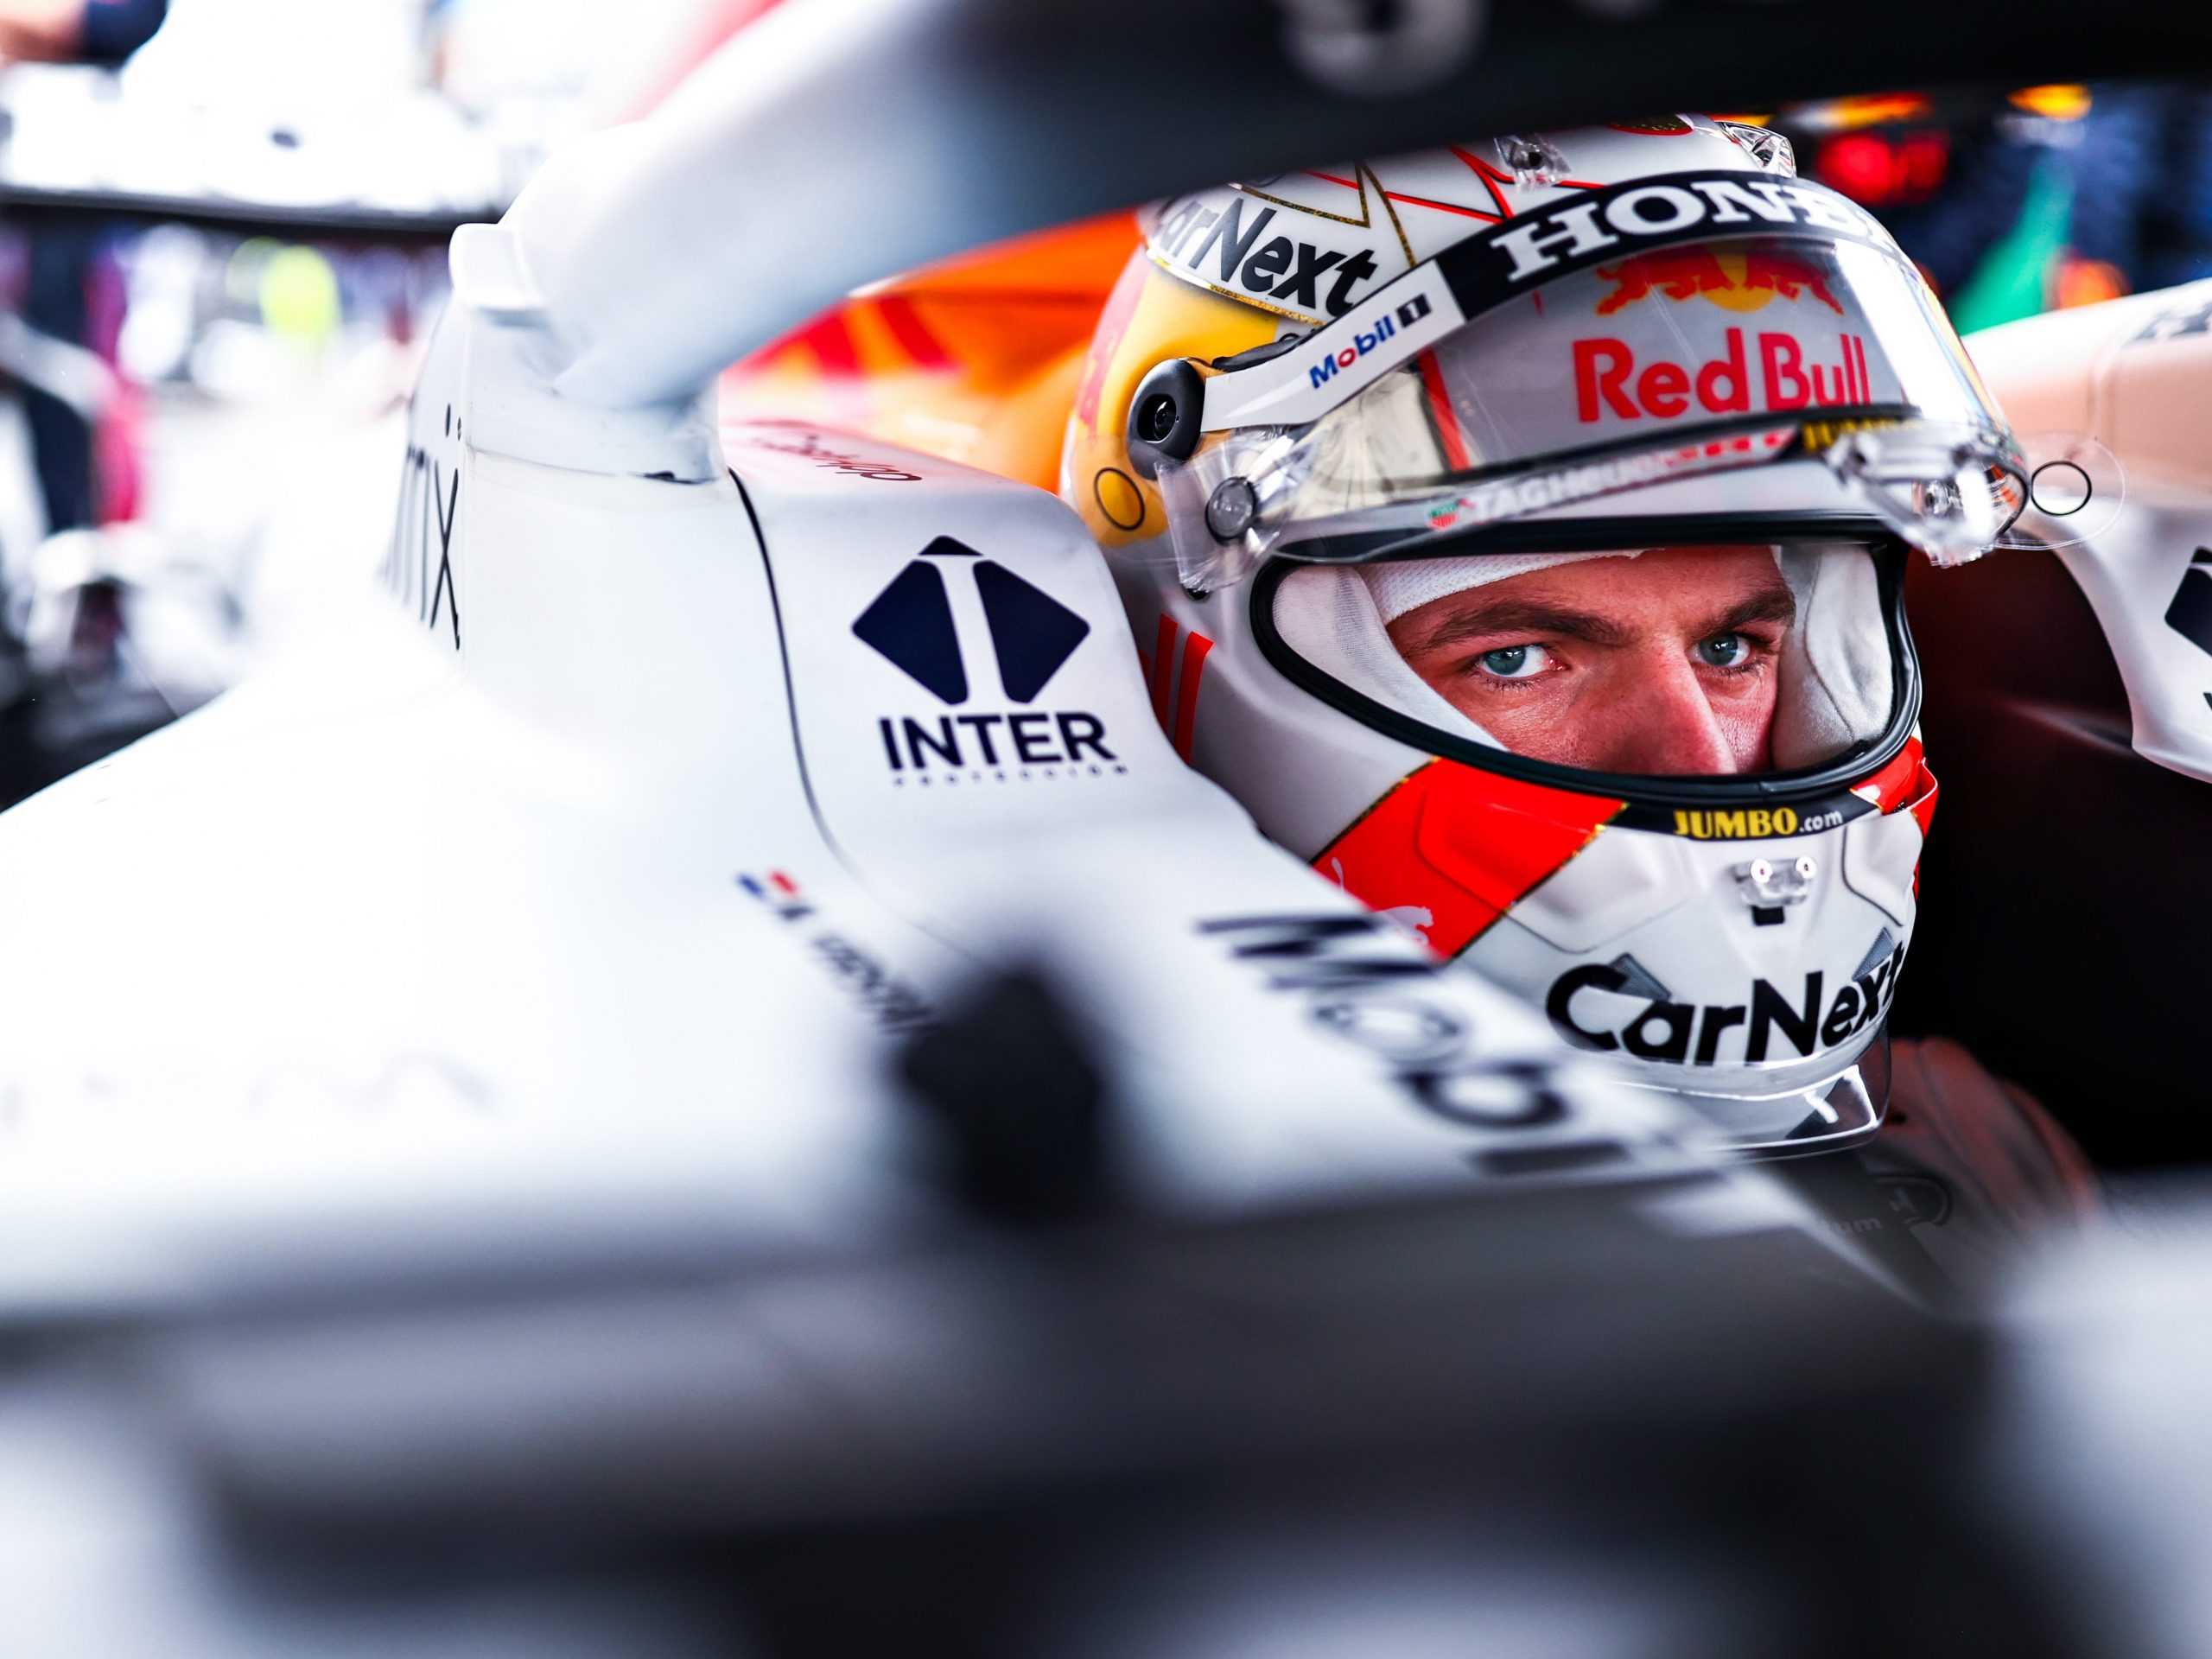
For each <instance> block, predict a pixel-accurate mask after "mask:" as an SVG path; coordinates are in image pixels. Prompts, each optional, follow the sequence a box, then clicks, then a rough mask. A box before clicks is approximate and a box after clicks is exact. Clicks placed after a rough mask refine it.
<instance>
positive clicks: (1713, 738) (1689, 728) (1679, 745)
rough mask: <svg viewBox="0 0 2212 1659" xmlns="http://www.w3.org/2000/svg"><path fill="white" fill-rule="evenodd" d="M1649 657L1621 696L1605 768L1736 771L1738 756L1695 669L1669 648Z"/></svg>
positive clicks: (1649, 770)
mask: <svg viewBox="0 0 2212 1659" xmlns="http://www.w3.org/2000/svg"><path fill="white" fill-rule="evenodd" d="M1654 657H1655V658H1656V660H1653V661H1651V662H1650V663H1649V664H1646V665H1645V666H1644V671H1643V673H1642V674H1640V675H1639V676H1638V677H1637V679H1638V685H1637V692H1636V694H1635V695H1634V696H1630V697H1628V698H1625V699H1624V701H1623V702H1622V705H1621V707H1620V711H1619V723H1618V727H1617V728H1615V729H1614V730H1613V731H1611V733H1610V734H1608V735H1609V741H1608V743H1607V745H1606V749H1607V759H1606V760H1605V770H1607V771H1609V772H1643V773H1650V774H1664V773H1677V774H1682V773H1695V772H1703V773H1708V774H1711V773H1732V772H1739V771H1741V770H1742V762H1741V760H1740V758H1739V757H1738V755H1737V753H1736V750H1735V746H1734V745H1733V744H1732V743H1731V742H1730V741H1729V735H1728V732H1727V729H1726V728H1725V727H1724V726H1723V725H1722V724H1721V721H1720V719H1719V715H1717V714H1716V713H1715V712H1714V711H1713V703H1712V702H1711V700H1710V699H1708V698H1707V696H1706V694H1705V687H1704V685H1703V684H1702V683H1700V681H1699V679H1698V677H1697V670H1696V669H1695V668H1694V667H1693V666H1692V665H1691V664H1690V663H1689V661H1688V659H1687V658H1683V657H1680V656H1677V655H1675V654H1674V653H1673V652H1664V653H1654Z"/></svg>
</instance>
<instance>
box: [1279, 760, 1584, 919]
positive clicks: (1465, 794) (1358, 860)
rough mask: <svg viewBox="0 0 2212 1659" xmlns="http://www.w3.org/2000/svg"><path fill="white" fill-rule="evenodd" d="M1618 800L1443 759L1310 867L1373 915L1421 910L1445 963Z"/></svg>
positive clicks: (1576, 846)
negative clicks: (1519, 778) (1333, 882)
mask: <svg viewBox="0 0 2212 1659" xmlns="http://www.w3.org/2000/svg"><path fill="white" fill-rule="evenodd" d="M1625 804H1626V803H1625V802H1623V801H1620V800H1617V799H1614V798H1610V797H1606V796H1599V795H1581V794H1577V793H1575V792H1574V791H1571V790H1564V789H1553V788H1550V787H1548V786H1547V785H1541V784H1527V783H1522V782H1521V781H1519V780H1518V779H1512V778H1506V777H1502V776H1500V775H1498V774H1497V773H1495V772H1484V771H1481V770H1479V769H1478V768H1477V767H1474V766H1461V765H1459V764H1458V763H1457V762H1455V761H1451V760H1432V761H1430V762H1428V763H1427V765H1426V766H1421V768H1420V769H1419V770H1417V771H1415V772H1412V773H1410V774H1408V776H1407V777H1405V778H1403V779H1400V780H1399V781H1398V783H1397V784H1396V785H1394V786H1393V787H1392V788H1391V790H1390V792H1389V794H1387V795H1385V796H1383V798H1382V799H1381V800H1379V801H1377V802H1376V803H1375V804H1374V805H1373V806H1371V807H1370V808H1368V810H1367V811H1366V812H1365V814H1364V815H1363V816H1362V817H1361V818H1360V819H1359V821H1358V822H1357V823H1354V824H1353V825H1352V826H1351V828H1350V829H1346V830H1345V831H1344V833H1343V834H1342V835H1340V836H1338V837H1337V838H1336V840H1335V841H1333V842H1331V843H1330V844H1329V845H1328V846H1327V847H1326V848H1325V849H1323V850H1322V852H1321V855H1320V856H1319V857H1318V858H1316V859H1315V860H1314V861H1313V868H1315V869H1317V870H1319V871H1320V873H1321V874H1324V875H1326V876H1328V877H1330V878H1331V879H1332V880H1335V881H1337V882H1338V884H1339V885H1340V886H1341V887H1344V890H1345V891H1346V892H1347V893H1351V895H1352V896H1353V897H1354V898H1356V899H1359V900H1360V901H1361V902H1362V903H1363V904H1365V905H1368V906H1370V907H1372V908H1374V909H1376V910H1408V909H1411V910H1425V911H1427V912H1429V916H1430V918H1431V919H1430V921H1429V923H1428V925H1427V926H1426V927H1425V928H1424V929H1423V931H1424V932H1425V933H1426V934H1427V938H1428V943H1429V945H1430V948H1431V949H1433V950H1435V951H1437V952H1438V953H1439V954H1440V955H1442V956H1446V957H1452V956H1457V955H1459V952H1460V951H1462V950H1465V949H1466V948H1467V947H1468V946H1469V945H1470V944H1473V943H1474V942H1475V940H1476V939H1478V938H1480V937H1481V936H1482V934H1483V933H1484V931H1485V930H1487V929H1488V928H1489V927H1490V926H1491V924H1492V923H1494V922H1496V921H1497V918H1499V917H1501V916H1503V915H1504V914H1505V913H1506V912H1508V911H1510V910H1511V909H1512V908H1513V906H1515V905H1516V904H1518V903H1519V902H1520V901H1521V900H1522V899H1523V898H1525V897H1526V896H1527V895H1528V894H1529V893H1531V892H1533V891H1534V890H1535V888H1536V887H1538V886H1540V885H1541V883H1542V882H1544V881H1545V880H1547V879H1548V878H1549V877H1551V876H1553V875H1554V874H1557V873H1558V872H1559V871H1560V869H1562V868H1565V867H1566V865H1567V861H1569V860H1570V859H1572V858H1573V856H1574V855H1576V854H1577V853H1579V852H1580V851H1581V850H1582V849H1584V848H1586V847H1587V846H1588V845H1590V843H1591V842H1592V841H1594V840H1595V839H1596V838H1597V835H1598V832H1599V830H1600V829H1604V828H1605V825H1606V824H1607V823H1611V821H1612V820H1613V818H1615V817H1618V815H1619V813H1620V811H1621V810H1622V808H1623V807H1624V805H1625Z"/></svg>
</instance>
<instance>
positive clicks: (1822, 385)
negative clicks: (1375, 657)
mask: <svg viewBox="0 0 2212 1659" xmlns="http://www.w3.org/2000/svg"><path fill="white" fill-rule="evenodd" d="M1420 274H1421V273H1420V272H1418V271H1416V272H1415V273H1413V274H1412V275H1413V276H1414V277H1418V276H1419V275H1420ZM1408 280H1410V278H1409V279H1408ZM1439 303H1445V302H1444V301H1443V300H1440V301H1439V302H1435V303H1432V302H1430V301H1428V300H1427V299H1426V298H1425V297H1421V296H1417V298H1416V301H1414V302H1408V303H1407V304H1404V305H1401V306H1400V307H1399V308H1398V310H1397V311H1396V312H1395V313H1393V312H1389V311H1383V312H1378V314H1377V315H1376V318H1374V319H1372V320H1368V319H1363V318H1356V319H1353V320H1352V321H1354V322H1355V323H1359V322H1365V323H1366V324H1367V326H1366V327H1353V328H1352V329H1351V343H1350V344H1349V345H1347V346H1345V347H1344V353H1351V355H1352V356H1353V357H1354V358H1355V359H1357V358H1358V356H1359V354H1360V350H1361V347H1362V346H1364V345H1370V344H1371V345H1372V347H1373V351H1374V354H1375V360H1376V362H1388V363H1389V366H1387V367H1385V368H1383V369H1382V370H1381V372H1370V371H1369V370H1368V369H1365V368H1363V367H1361V366H1360V365H1358V364H1357V362H1356V363H1355V367H1354V369H1353V370H1345V371H1342V372H1343V373H1344V376H1345V379H1346V383H1347V385H1351V383H1352V382H1353V381H1355V380H1357V387H1356V389H1354V390H1351V392H1350V395H1349V396H1347V397H1344V399H1343V400H1342V401H1340V402H1338V403H1337V404H1335V406H1334V407H1332V408H1329V409H1327V410H1325V412H1323V413H1321V414H1319V416H1318V417H1317V418H1314V419H1313V420H1311V421H1310V422H1308V423H1305V424H1303V425H1297V426H1281V425H1277V426H1249V425H1236V426H1230V427H1228V428H1226V429H1218V430H1217V431H1216V432H1215V433H1213V434H1211V435H1209V436H1208V437H1207V438H1206V440H1205V442H1202V443H1201V444H1200V446H1199V447H1198V449H1197V450H1196V452H1195V453H1194V454H1192V455H1191V457H1190V458H1189V460H1188V461H1187V462H1185V463H1184V464H1183V465H1181V466H1168V467H1163V468H1162V469H1161V473H1160V481H1161V486H1162V489H1163V492H1164V493H1165V495H1166V501H1167V505H1168V507H1169V515H1168V516H1169V519H1170V523H1171V525H1172V527H1173V530H1174V532H1175V537H1176V551H1177V556H1178V559H1179V563H1182V564H1183V565H1184V567H1185V572H1186V575H1201V576H1202V575H1204V574H1205V572H1207V571H1209V570H1210V571H1211V573H1212V574H1213V575H1214V576H1215V577H1216V579H1217V580H1219V579H1224V578H1225V579H1233V578H1234V577H1235V576H1236V575H1239V574H1242V573H1243V572H1242V569H1239V568H1238V567H1240V566H1242V567H1244V568H1249V564H1250V563H1251V562H1253V561H1255V560H1256V559H1257V558H1259V557H1261V556H1265V555H1267V554H1268V553H1272V552H1281V553H1284V554H1287V555H1291V556H1296V557H1300V558H1305V559H1363V558H1369V557H1372V556H1376V554H1378V553H1382V552H1386V551H1389V550H1393V549H1397V548H1403V547H1406V546H1408V545H1411V544H1414V543H1418V542H1419V541H1420V540H1421V538H1423V537H1429V536H1433V535H1436V534H1440V533H1453V532H1459V531H1465V530H1468V529H1471V528H1475V527H1478V526H1481V525H1484V524H1495V523H1499V522H1503V521H1505V520H1509V519H1513V518H1524V517H1527V516H1529V515H1530V514H1534V513H1539V512H1546V511H1548V510H1550V509H1553V508H1556V507H1560V506H1563V505H1572V504H1573V503H1576V502H1580V501H1586V500H1592V499H1599V498H1601V497H1605V496H1608V495H1613V494H1618V493H1622V492H1624V491H1629V490H1633V489H1637V488H1641V487H1643V486H1649V485H1653V484H1656V483H1661V482H1664V481H1668V480H1675V479H1679V478H1683V477H1691V476H1696V475H1699V474H1708V473H1713V472H1716V471H1722V470H1731V469H1736V468H1741V467H1758V466H1763V465H1765V464H1768V463H1770V462H1774V461H1781V460H1784V459H1790V458H1799V457H1816V458H1821V459H1826V460H1828V461H1829V462H1830V465H1829V467H1828V469H1827V474H1828V476H1829V477H1831V478H1832V479H1833V480H1834V483H1835V485H1836V486H1838V494H1837V502H1838V505H1847V506H1855V507H1856V508H1858V509H1859V510H1860V511H1862V512H1867V513H1869V514H1870V515H1871V516H1873V517H1875V518H1878V519H1879V520H1880V521H1881V522H1883V523H1884V524H1886V525H1888V526H1889V527H1891V529H1893V530H1895V531H1897V533H1898V534H1899V535H1900V536H1903V537H1905V538H1906V539H1908V540H1910V541H1913V542H1916V543H1920V544H1923V545H1925V546H1927V547H1929V550H1930V551H1931V552H1932V553H1936V554H1937V555H1938V556H1942V557H1944V558H1946V559H1951V560H1955V559H1959V558H1964V557H1971V556H1974V555H1975V554H1977V553H1979V552H1981V551H1983V550H1986V549H1988V548H1989V547H1991V546H1993V545H1995V544H1996V543H1998V541H1999V538H2000V537H2002V535H2003V534H2004V532H2005V530H2006V529H2007V528H2008V526H2009V525H2010V524H2011V523H2012V519H2013V518H2015V517H2017V515H2018V512H2020V510H2021V508H2022V506H2023V505H2024V504H2025V502H2026V500H2027V498H2028V486H2027V482H2026V471H2025V469H2024V467H2023V464H2022V462H2021V461H2020V459H2019V457H2018V455H2017V454H2015V452H2014V448H2013V445H2012V440H2011V438H2010V435H2009V434H2008V433H2007V431H2006V429H2005V424H2004V422H2003V419H2002V417H2001V416H1999V414H1998V413H1997V411H1996V410H1995V409H1994V408H1993V406H1992V405H1991V404H1990V403H1989V401H1988V399H1987V397H1986V394H1985V392H1984V391H1983V390H1982V387H1981V385H1980V380H1979V378H1977V377H1976V376H1975V374H1974V369H1973V367H1972V365H1971V364H1970V363H1968V361H1967V358H1966V356H1965V353H1964V352H1963V350H1962V349H1961V347H1960V346H1959V344H1958V341H1957V339H1956V337H1955V335H1954V334H1952V333H1951V330H1950V327H1949V326H1948V323H1947V322H1946V321H1944V320H1943V318H1942V314H1941V312H1940V310H1938V309H1937V308H1936V305H1935V302H1934V301H1933V299H1932V297H1931V296H1929V293H1928V291H1927V288H1926V286H1925V284H1924V283H1923V282H1922V281H1921V280H1920V278H1919V277H1918V275H1917V274H1916V272H1915V271H1914V270H1912V269H1911V267H1910V265H1909V264H1907V263H1905V262H1904V260H1903V258H1902V257H1901V256H1898V255H1897V254H1896V253H1895V251H1894V250H1893V249H1891V248H1885V247H1884V246H1882V245H1876V244H1875V243H1873V242H1872V241H1871V240H1857V239H1838V240H1829V241H1822V240H1814V239H1808V238H1805V237H1803V236H1802V235H1798V236H1794V237H1791V238H1783V237H1781V236H1777V235H1760V236H1738V237H1732V238H1714V239H1712V240H1708V241H1703V242H1699V243H1695V244H1693V245H1679V246H1670V247H1665V248H1659V249H1655V250H1652V251H1646V252H1643V253H1638V254H1635V255H1632V256H1630V257H1623V258H1621V259H1619V260H1618V262H1616V263H1612V264H1589V265H1586V266H1585V267H1584V268H1581V269H1578V270H1571V271H1569V272H1568V273H1567V274H1566V275H1563V276H1559V277H1554V278H1553V279H1552V280H1550V281H1548V282H1547V283H1541V284H1540V285H1537V286H1535V287H1533V288H1530V289H1528V291H1525V292H1521V293H1517V294H1515V295H1512V296H1509V297H1505V298H1503V299H1500V300H1498V301H1497V302H1495V303H1494V304H1492V305H1491V308H1489V309H1487V310H1485V311H1484V312H1482V313H1481V314H1480V315H1476V316H1474V317H1473V318H1472V319H1471V320H1470V321H1464V322H1461V323H1459V324H1457V325H1456V326H1454V327H1450V328H1449V329H1447V330H1446V331H1444V332H1442V333H1441V334H1438V335H1436V337H1434V338H1433V339H1432V338H1429V337H1428V336H1429V335H1430V334H1432V333H1433V330H1430V329H1428V328H1427V320H1428V319H1429V318H1430V317H1431V316H1432V315H1439V314H1438V313H1437V304H1439ZM1399 315H1414V317H1415V321H1414V322H1412V323H1409V324H1408V325H1407V327H1405V328H1403V329H1401V328H1399V327H1397V326H1396V323H1395V318H1396V317H1397V316H1399ZM1441 315H1445V317H1446V320H1447V321H1449V318H1450V315H1451V314H1450V313H1449V312H1448V311H1447V312H1445V313H1443V314H1441ZM1338 332H1340V331H1338ZM1417 337H1418V338H1417ZM1332 338H1333V334H1332V331H1327V330H1325V331H1323V333H1322V334H1319V335H1316V336H1315V337H1314V344H1315V346H1317V347H1324V346H1326V345H1327V343H1328V342H1329V341H1330V340H1332ZM1313 355H1314V356H1315V361H1314V363H1313V365H1309V366H1306V368H1305V370H1304V372H1305V374H1306V378H1307V379H1308V380H1310V381H1313V382H1314V385H1313V387H1310V388H1307V389H1306V390H1307V392H1308V393H1309V394H1311V395H1307V396H1306V397H1302V398H1301V399H1300V401H1301V402H1302V403H1304V404H1312V403H1313V401H1314V398H1315V397H1316V396H1318V395H1319V393H1320V392H1322V391H1325V390H1326V387H1325V382H1327V381H1328V379H1329V378H1331V377H1332V376H1333V375H1335V374H1337V373H1338V372H1339V371H1338V368H1337V366H1336V365H1337V364H1338V360H1339V359H1340V357H1341V356H1342V355H1343V353H1338V355H1337V356H1329V355H1328V354H1327V353H1326V352H1325V351H1320V352H1317V353H1314V354H1313ZM1394 357H1395V359H1398V360H1395V361H1391V360H1390V359H1393V358H1394ZM1301 360H1302V359H1299V358H1298V357H1297V356H1296V354H1294V353H1293V354H1289V355H1286V356H1285V357H1284V358H1282V359H1280V360H1279V361H1278V362H1275V363H1272V364H1269V365H1261V366H1258V367H1255V369H1253V370H1249V371H1243V372H1241V373H1245V374H1272V375H1274V376H1275V377H1276V378H1277V379H1278V380H1280V379H1281V378H1282V376H1283V375H1284V374H1285V373H1286V372H1287V371H1288V370H1290V369H1294V368H1296V367H1297V366H1298V364H1299V362H1300V361H1301ZM1220 378H1230V377H1220ZM1219 401H1220V402H1221V403H1222V404H1223V406H1224V408H1233V407H1240V406H1243V405H1244V404H1250V405H1252V406H1253V407H1255V408H1256V407H1261V406H1266V405H1270V404H1281V403H1282V400H1281V399H1280V398H1275V399H1270V398H1268V397H1260V398H1257V399H1255V398H1252V397H1244V398H1242V399H1239V398H1237V397H1223V398H1221V399H1220V400H1219ZM1216 402H1217V399H1216V397H1215V395H1214V392H1213V391H1212V390H1211V388H1210V389H1209V391H1208V394H1207V407H1208V410H1209V411H1211V410H1213V408H1214V407H1215V404H1216ZM1285 406H1287V405H1285ZM2069 477H2070V474H2069Z"/></svg>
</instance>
